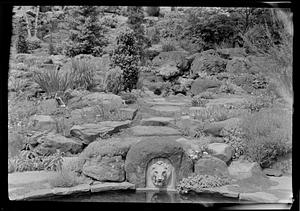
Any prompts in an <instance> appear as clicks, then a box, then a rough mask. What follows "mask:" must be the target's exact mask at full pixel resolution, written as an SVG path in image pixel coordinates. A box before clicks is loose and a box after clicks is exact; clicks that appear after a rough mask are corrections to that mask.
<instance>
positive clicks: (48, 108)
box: [38, 99, 58, 115]
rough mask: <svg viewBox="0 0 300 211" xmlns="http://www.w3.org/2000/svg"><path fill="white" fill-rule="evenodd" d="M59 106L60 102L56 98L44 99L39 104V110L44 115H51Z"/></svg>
mask: <svg viewBox="0 0 300 211" xmlns="http://www.w3.org/2000/svg"><path fill="white" fill-rule="evenodd" d="M57 107H58V103H57V101H56V100H55V99H48V100H43V101H42V102H41V103H40V105H39V106H38V111H39V113H41V114H43V115H51V114H53V113H54V112H55V111H56V110H57Z"/></svg>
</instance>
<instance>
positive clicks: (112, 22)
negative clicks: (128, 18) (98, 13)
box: [100, 16, 118, 28]
mask: <svg viewBox="0 0 300 211" xmlns="http://www.w3.org/2000/svg"><path fill="white" fill-rule="evenodd" d="M100 24H103V25H105V26H107V27H110V28H116V26H117V24H118V20H117V19H116V18H114V17H112V16H104V17H103V18H101V19H100Z"/></svg>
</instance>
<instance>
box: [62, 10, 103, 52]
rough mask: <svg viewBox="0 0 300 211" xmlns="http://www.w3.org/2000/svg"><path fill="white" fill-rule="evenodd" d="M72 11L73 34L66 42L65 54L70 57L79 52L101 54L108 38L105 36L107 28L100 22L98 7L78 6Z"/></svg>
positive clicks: (71, 24)
mask: <svg viewBox="0 0 300 211" xmlns="http://www.w3.org/2000/svg"><path fill="white" fill-rule="evenodd" d="M71 12H72V14H71V18H70V20H72V21H70V26H71V30H70V32H71V35H70V36H69V39H68V41H67V42H66V44H65V45H66V46H65V52H64V53H65V55H67V56H70V57H74V56H76V55H79V54H92V55H93V56H101V55H102V54H103V48H104V47H105V46H106V45H107V40H106V39H105V37H104V33H105V29H104V28H103V27H102V25H100V24H99V23H98V18H97V16H98V11H97V7H96V6H78V7H75V8H74V9H73V10H72V11H71Z"/></svg>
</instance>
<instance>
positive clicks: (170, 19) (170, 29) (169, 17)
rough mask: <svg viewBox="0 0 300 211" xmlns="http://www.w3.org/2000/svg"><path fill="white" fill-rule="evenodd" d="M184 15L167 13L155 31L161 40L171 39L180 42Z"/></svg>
mask: <svg viewBox="0 0 300 211" xmlns="http://www.w3.org/2000/svg"><path fill="white" fill-rule="evenodd" d="M184 22H185V14H182V13H177V12H173V11H171V12H168V13H166V14H165V16H164V18H162V19H160V20H159V21H158V23H157V29H158V31H159V35H160V37H161V38H173V40H180V39H181V36H180V35H181V34H182V31H183V28H184Z"/></svg>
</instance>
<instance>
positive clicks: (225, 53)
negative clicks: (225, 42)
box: [217, 48, 247, 59]
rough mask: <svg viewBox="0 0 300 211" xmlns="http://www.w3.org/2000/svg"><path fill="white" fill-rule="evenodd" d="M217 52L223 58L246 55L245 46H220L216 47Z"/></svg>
mask: <svg viewBox="0 0 300 211" xmlns="http://www.w3.org/2000/svg"><path fill="white" fill-rule="evenodd" d="M217 53H218V54H219V55H220V56H221V57H222V58H224V59H226V58H228V59H231V58H233V57H246V56H247V53H246V49H245V48H222V49H218V50H217Z"/></svg>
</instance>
